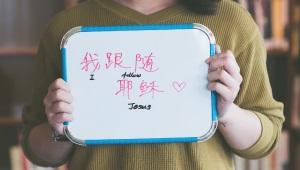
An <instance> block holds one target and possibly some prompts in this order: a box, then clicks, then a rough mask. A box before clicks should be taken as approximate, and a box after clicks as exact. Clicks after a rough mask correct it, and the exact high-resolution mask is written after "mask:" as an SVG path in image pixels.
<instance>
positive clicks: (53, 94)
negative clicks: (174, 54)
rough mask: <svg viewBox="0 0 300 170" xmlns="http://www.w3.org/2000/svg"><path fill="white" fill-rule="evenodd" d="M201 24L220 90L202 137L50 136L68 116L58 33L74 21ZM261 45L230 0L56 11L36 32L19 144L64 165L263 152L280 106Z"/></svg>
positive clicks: (123, 0)
mask: <svg viewBox="0 0 300 170" xmlns="http://www.w3.org/2000/svg"><path fill="white" fill-rule="evenodd" d="M153 23H162V24H163V23H200V24H203V25H205V26H207V27H208V28H210V29H211V30H212V32H213V33H214V34H215V37H216V40H217V43H218V44H219V45H220V46H221V47H222V49H224V50H223V52H221V50H220V48H217V53H218V54H217V55H216V57H215V58H213V59H211V58H209V59H207V60H206V63H207V64H208V65H209V74H208V80H209V83H208V89H209V90H214V91H216V92H217V93H218V112H219V114H220V119H219V123H220V126H219V128H218V129H219V130H218V132H217V133H216V134H215V135H214V136H213V137H212V138H211V139H210V140H208V141H207V142H203V143H171V144H140V145H106V146H97V147H80V146H75V145H73V144H72V143H70V142H54V141H53V139H52V137H51V136H52V134H53V131H54V132H55V134H59V135H62V134H63V130H62V128H63V127H62V122H64V121H72V119H73V118H72V106H71V105H72V95H71V94H72V91H71V90H70V88H69V86H68V85H67V84H66V83H65V82H64V81H63V80H62V79H60V78H59V77H60V69H61V68H60V63H59V58H60V53H59V45H60V41H61V38H62V36H63V35H64V34H65V33H66V32H67V31H68V30H69V29H70V28H72V27H75V26H79V25H128V24H153ZM265 62H266V51H265V48H264V44H263V40H262V38H261V36H260V33H259V31H258V29H257V27H256V25H255V23H254V22H253V20H252V19H251V16H250V15H249V14H248V13H247V12H246V11H245V10H244V9H243V8H241V7H240V6H239V5H238V4H237V3H235V2H233V1H231V0H220V1H213V0H194V1H192V0H188V1H176V0H156V1H152V0H90V1H87V2H85V3H83V4H81V5H79V6H78V7H75V8H72V9H69V10H66V11H64V12H62V13H60V14H58V15H57V16H56V17H55V18H54V19H53V21H52V22H51V23H50V25H49V27H48V29H47V31H46V32H45V34H44V36H43V38H42V39H41V42H40V45H39V50H38V64H37V77H38V78H37V80H38V81H37V83H36V87H35V88H34V95H33V105H32V111H31V112H27V113H24V122H25V129H24V139H23V148H24V150H25V153H26V155H27V156H28V157H29V158H30V159H31V160H32V161H33V162H34V163H36V164H39V165H44V166H58V165H61V164H63V163H65V162H67V161H69V165H70V169H72V170H73V169H80V170H82V169H109V170H114V169H130V170H132V169H143V170H147V169H164V170H165V169H184V170H186V169H204V170H215V169H217V170H223V169H224V170H225V169H226V170H227V169H230V170H231V169H234V165H233V161H232V153H236V154H238V155H240V156H242V157H245V158H259V157H262V156H265V155H267V154H268V153H269V152H270V151H271V150H272V149H273V148H274V146H275V145H276V142H277V141H278V138H279V135H280V131H281V127H282V123H283V121H284V117H283V114H282V112H283V106H282V104H281V103H278V102H276V101H275V100H274V99H273V97H272V92H271V88H270V84H269V79H268V75H267V70H266V63H265Z"/></svg>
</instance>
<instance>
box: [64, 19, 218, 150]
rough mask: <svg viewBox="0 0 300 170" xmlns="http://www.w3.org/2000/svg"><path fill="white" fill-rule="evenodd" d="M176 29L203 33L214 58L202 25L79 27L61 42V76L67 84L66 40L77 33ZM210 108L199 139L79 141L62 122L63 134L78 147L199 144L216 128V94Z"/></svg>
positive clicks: (210, 33) (210, 34)
mask: <svg viewBox="0 0 300 170" xmlns="http://www.w3.org/2000/svg"><path fill="white" fill-rule="evenodd" d="M176 29H198V30H201V31H202V32H203V33H205V34H206V35H207V37H208V39H209V41H210V57H214V56H215V50H216V48H215V47H216V41H215V37H214V35H213V33H212V32H211V31H210V30H209V29H208V28H207V27H205V26H204V25H202V24H199V23H188V24H149V25H120V26H80V27H75V28H72V29H71V30H69V31H68V32H67V33H66V34H65V36H64V37H63V39H62V41H61V46H60V48H61V68H62V72H61V76H62V78H63V79H64V80H65V81H66V82H68V77H67V64H66V59H67V57H68V55H67V54H68V53H67V49H66V48H65V45H66V43H67V41H68V38H69V37H70V36H72V35H73V34H75V33H78V32H104V31H142V30H176ZM211 103H212V105H211V107H212V113H211V115H212V117H211V118H212V125H211V128H210V130H209V131H208V132H207V134H205V135H203V136H201V137H178V138H142V139H100V140H81V139H76V138H75V137H73V136H72V135H71V134H70V132H69V130H68V125H69V122H64V133H65V135H66V136H67V137H68V139H69V140H70V141H71V142H73V143H75V144H78V145H81V146H88V145H101V144H145V143H182V142H199V141H206V140H208V139H209V138H210V137H211V136H212V135H213V134H214V133H215V131H216V129H217V126H218V111H217V94H216V92H215V91H212V92H211Z"/></svg>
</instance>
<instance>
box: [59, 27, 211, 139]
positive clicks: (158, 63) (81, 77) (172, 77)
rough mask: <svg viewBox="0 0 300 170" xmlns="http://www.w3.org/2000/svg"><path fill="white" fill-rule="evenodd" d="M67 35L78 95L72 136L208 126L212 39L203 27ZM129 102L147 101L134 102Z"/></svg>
mask: <svg viewBox="0 0 300 170" xmlns="http://www.w3.org/2000/svg"><path fill="white" fill-rule="evenodd" d="M65 41H66V43H65V44H64V46H63V48H64V49H65V58H64V60H65V61H64V62H63V63H65V65H64V66H63V67H64V69H65V72H66V79H67V82H68V83H69V85H70V86H71V90H72V95H73V98H74V101H73V103H72V105H73V107H74V112H73V114H74V121H72V122H70V123H69V125H68V126H67V130H68V132H69V136H70V137H71V138H74V139H78V140H82V141H83V142H84V141H85V140H96V141H100V142H99V143H101V140H119V139H129V140H130V139H155V138H185V137H201V136H203V135H207V133H209V132H210V131H211V129H212V126H213V119H212V105H213V102H212V98H211V94H212V93H211V92H210V91H208V90H207V83H208V81H207V72H208V65H207V64H206V63H205V59H207V58H208V57H210V45H211V40H210V39H209V36H208V35H207V33H205V32H204V31H203V30H199V29H168V30H119V31H92V32H76V33H73V34H72V35H71V36H68V37H67V38H66V39H65ZM142 58H143V60H144V61H142ZM125 73H127V74H130V73H131V74H134V75H139V76H140V77H130V76H128V77H126V76H125V77H124V74H125ZM91 75H93V76H91ZM91 78H92V79H93V80H91ZM123 85H124V86H123ZM132 103H135V104H137V105H142V106H143V107H144V106H145V108H146V109H130V108H132V107H134V105H133V104H132Z"/></svg>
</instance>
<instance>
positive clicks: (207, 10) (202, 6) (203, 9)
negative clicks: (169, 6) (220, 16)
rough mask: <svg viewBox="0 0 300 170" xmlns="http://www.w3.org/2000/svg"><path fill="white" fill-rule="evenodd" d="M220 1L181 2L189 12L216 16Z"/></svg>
mask: <svg viewBox="0 0 300 170" xmlns="http://www.w3.org/2000/svg"><path fill="white" fill-rule="evenodd" d="M219 2H220V0H179V3H181V4H183V5H184V6H186V7H187V8H188V9H189V10H191V11H193V12H195V13H199V14H202V15H214V14H215V13H216V11H217V9H218V3H219Z"/></svg>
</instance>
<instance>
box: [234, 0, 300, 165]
mask: <svg viewBox="0 0 300 170" xmlns="http://www.w3.org/2000/svg"><path fill="white" fill-rule="evenodd" d="M238 2H239V3H241V4H242V5H243V6H244V7H245V8H246V9H248V10H249V12H250V13H251V14H252V17H253V18H254V19H255V21H256V23H257V24H258V27H259V28H260V30H261V32H262V35H263V36H264V38H265V45H266V48H267V54H268V58H267V66H268V73H269V77H270V82H271V85H272V88H273V95H274V98H275V99H277V100H279V101H281V102H283V103H284V105H285V110H284V114H285V117H286V121H285V124H284V128H283V134H282V136H281V140H280V142H279V145H278V147H277V150H275V151H274V152H273V153H272V154H271V155H269V156H268V157H267V160H265V161H268V162H269V164H270V165H269V166H268V167H264V168H262V167H260V166H257V167H256V169H269V170H273V169H274V170H275V169H276V170H299V169H300V163H299V161H300V159H299V158H298V157H299V156H300V147H299V146H300V74H299V69H300V68H299V67H300V65H299V57H300V56H299V47H300V46H299V39H300V36H299V31H300V28H299V27H300V19H299V18H300V7H299V5H300V4H299V0H239V1H238ZM297 63H298V64H297ZM259 161H261V160H258V162H259ZM247 164H249V163H247V161H246V166H244V167H240V169H237V170H249V169H253V167H252V168H251V167H249V166H247ZM254 169H255V168H254ZM254 169H253V170H254Z"/></svg>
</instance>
